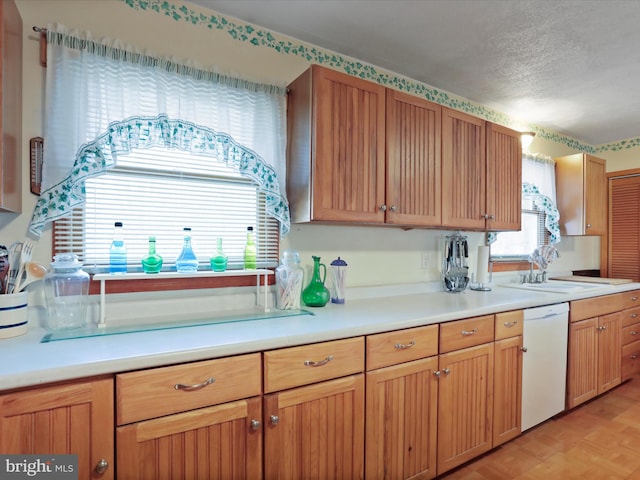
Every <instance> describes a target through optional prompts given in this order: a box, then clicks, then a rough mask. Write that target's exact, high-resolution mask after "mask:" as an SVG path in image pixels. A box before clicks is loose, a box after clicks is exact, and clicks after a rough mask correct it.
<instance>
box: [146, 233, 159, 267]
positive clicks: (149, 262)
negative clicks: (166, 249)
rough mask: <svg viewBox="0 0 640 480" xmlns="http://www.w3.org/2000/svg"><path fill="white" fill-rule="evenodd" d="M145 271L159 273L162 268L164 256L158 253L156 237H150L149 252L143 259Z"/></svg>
mask: <svg viewBox="0 0 640 480" xmlns="http://www.w3.org/2000/svg"><path fill="white" fill-rule="evenodd" d="M142 270H143V271H144V273H158V272H159V271H160V270H162V257H161V256H160V255H158V254H157V253H156V237H149V253H148V254H147V256H146V257H144V258H143V259H142Z"/></svg>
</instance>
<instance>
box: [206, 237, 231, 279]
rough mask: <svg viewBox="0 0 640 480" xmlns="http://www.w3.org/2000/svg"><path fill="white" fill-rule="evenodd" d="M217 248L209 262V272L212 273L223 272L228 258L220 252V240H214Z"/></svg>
mask: <svg viewBox="0 0 640 480" xmlns="http://www.w3.org/2000/svg"><path fill="white" fill-rule="evenodd" d="M216 243H217V248H216V253H215V255H214V256H213V257H211V259H210V260H209V261H210V263H211V270H213V271H214V272H224V271H225V270H226V269H227V260H228V259H229V257H228V256H227V255H225V253H224V252H223V251H222V238H220V237H218V238H217V239H216Z"/></svg>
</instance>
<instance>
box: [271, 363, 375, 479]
mask: <svg viewBox="0 0 640 480" xmlns="http://www.w3.org/2000/svg"><path fill="white" fill-rule="evenodd" d="M264 398H265V404H264V406H265V407H264V408H265V410H264V415H265V432H264V435H265V436H264V441H265V449H264V452H265V467H264V468H265V478H268V479H270V480H273V479H292V480H294V479H300V478H317V479H322V478H332V479H345V480H348V479H357V478H363V475H364V374H359V375H353V376H349V377H344V378H340V379H337V380H329V381H326V382H322V383H318V384H314V385H308V386H305V387H299V388H295V389H292V390H285V391H282V392H278V393H273V394H270V395H266V396H265V397H264Z"/></svg>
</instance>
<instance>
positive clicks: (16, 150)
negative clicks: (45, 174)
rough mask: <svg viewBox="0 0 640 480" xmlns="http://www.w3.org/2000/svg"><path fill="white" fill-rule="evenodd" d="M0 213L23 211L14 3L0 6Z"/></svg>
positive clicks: (18, 34)
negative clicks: (0, 55) (0, 110)
mask: <svg viewBox="0 0 640 480" xmlns="http://www.w3.org/2000/svg"><path fill="white" fill-rule="evenodd" d="M0 39H1V40H0V52H1V53H2V60H1V61H0V78H1V79H2V83H1V84H0V104H2V115H0V211H4V212H15V213H20V211H21V209H22V158H21V156H22V153H21V152H22V150H21V148H20V145H21V142H22V19H21V18H20V13H19V12H18V9H17V8H16V5H15V3H14V1H13V0H2V1H1V2H0Z"/></svg>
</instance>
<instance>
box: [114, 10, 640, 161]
mask: <svg viewBox="0 0 640 480" xmlns="http://www.w3.org/2000/svg"><path fill="white" fill-rule="evenodd" d="M121 1H122V2H124V3H125V4H126V5H128V6H129V7H131V8H134V9H136V10H141V11H150V12H155V13H158V14H161V15H164V16H166V17H170V18H172V19H173V20H175V21H176V22H187V23H190V24H192V25H197V26H204V27H206V28H209V29H211V30H214V29H215V30H224V31H226V32H227V33H228V34H229V35H230V36H231V37H232V38H234V39H235V40H237V41H239V42H245V43H249V44H251V45H254V46H257V47H266V48H270V49H272V50H275V51H276V52H278V53H281V54H283V55H295V56H298V57H301V58H303V59H305V60H307V61H308V62H310V63H316V64H319V65H325V66H328V67H332V68H334V69H338V70H342V71H344V72H345V73H348V74H350V75H354V76H357V77H360V78H362V79H365V80H369V81H372V82H376V83H378V84H381V85H384V86H386V87H390V88H395V89H397V90H400V91H404V92H408V93H411V94H414V95H417V96H420V97H423V98H425V99H427V100H430V101H432V102H435V103H438V104H440V105H443V106H446V107H450V108H453V109H456V110H460V111H463V112H465V113H468V114H471V115H474V116H476V117H480V118H483V119H485V120H489V121H491V122H494V123H498V124H500V125H505V126H512V125H513V124H514V119H512V118H511V117H509V116H508V115H506V114H504V113H501V112H497V111H495V110H492V109H489V108H487V107H484V106H482V105H478V104H476V103H473V102H470V101H468V100H465V99H463V98H461V97H457V96H455V95H452V94H450V93H447V92H445V91H441V90H438V89H436V88H433V87H431V86H429V85H427V84H424V83H421V82H417V81H415V80H411V79H408V78H405V77H402V76H397V75H395V74H393V73H388V72H386V71H384V70H381V69H378V68H376V67H374V66H372V65H369V64H367V63H365V62H361V61H358V60H356V59H351V58H349V57H344V56H342V55H340V54H337V53H334V52H330V51H327V50H323V49H322V48H320V47H317V46H314V45H310V44H305V43H302V42H301V43H294V42H292V41H290V40H282V39H279V38H278V34H277V33H275V32H271V31H269V30H265V29H260V28H258V27H256V26H253V25H251V24H248V23H234V22H232V21H230V20H228V19H227V18H225V17H223V16H221V15H217V14H214V13H206V14H205V13H202V12H199V11H196V10H193V9H191V8H189V7H187V6H186V5H184V4H182V5H179V4H175V3H172V2H170V1H168V0H121ZM527 128H529V130H530V131H532V132H535V133H536V135H537V136H539V137H541V138H544V139H546V140H550V141H553V142H556V143H561V144H564V145H566V146H568V147H570V148H572V149H575V150H577V151H582V152H585V153H591V154H595V153H598V152H604V151H620V150H626V149H630V148H635V147H639V146H640V137H638V138H632V139H628V140H622V141H619V142H614V143H608V144H604V145H599V146H593V145H589V144H586V143H584V142H581V141H580V140H576V139H574V138H571V137H567V136H564V135H560V134H558V133H555V132H552V131H549V130H546V129H544V128H542V127H539V126H537V125H529V126H528V127H527Z"/></svg>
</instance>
